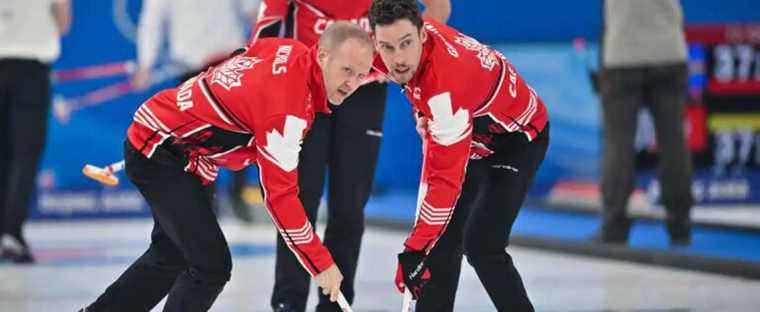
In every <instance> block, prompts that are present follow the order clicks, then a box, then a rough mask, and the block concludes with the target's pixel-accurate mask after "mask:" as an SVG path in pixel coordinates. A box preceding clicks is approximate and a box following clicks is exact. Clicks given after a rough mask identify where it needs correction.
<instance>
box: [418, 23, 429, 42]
mask: <svg viewBox="0 0 760 312" xmlns="http://www.w3.org/2000/svg"><path fill="white" fill-rule="evenodd" d="M427 39H428V36H427V31H425V28H424V26H423V27H420V42H422V43H425V41H427Z"/></svg>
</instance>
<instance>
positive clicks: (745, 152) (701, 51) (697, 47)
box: [636, 23, 760, 203]
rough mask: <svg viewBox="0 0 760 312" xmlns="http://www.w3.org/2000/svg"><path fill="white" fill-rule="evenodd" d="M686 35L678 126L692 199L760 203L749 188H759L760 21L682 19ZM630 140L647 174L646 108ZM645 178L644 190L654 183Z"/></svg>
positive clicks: (650, 138) (651, 153)
mask: <svg viewBox="0 0 760 312" xmlns="http://www.w3.org/2000/svg"><path fill="white" fill-rule="evenodd" d="M685 33H686V40H687V42H688V47H689V51H688V52H689V59H688V68H689V89H688V90H689V92H688V94H689V96H688V100H687V103H686V106H685V107H686V109H685V118H684V121H685V124H684V127H685V130H686V131H685V133H686V136H687V141H688V146H689V149H690V151H691V153H692V156H693V160H694V169H695V186H694V191H695V195H697V196H696V197H697V198H696V199H697V201H698V202H703V203H747V202H760V194H755V193H758V192H760V24H757V23H747V24H715V25H689V26H686V28H685ZM636 140H637V151H638V152H637V160H638V162H637V163H638V166H639V169H642V171H641V174H642V175H643V176H649V177H650V178H653V175H652V172H651V169H654V168H655V166H656V163H657V162H656V160H657V155H656V150H657V148H656V142H655V139H654V126H653V123H652V122H651V117H650V116H648V113H647V112H646V111H644V112H642V113H641V114H640V115H639V128H638V131H637V138H636ZM647 180H649V181H650V183H648V184H649V186H648V187H647V188H649V189H651V188H652V187H651V185H652V184H651V183H652V182H654V181H653V179H647ZM654 183H656V182H654ZM655 188H656V187H655ZM716 190H717V191H716ZM752 190H756V191H755V192H753V191H752Z"/></svg>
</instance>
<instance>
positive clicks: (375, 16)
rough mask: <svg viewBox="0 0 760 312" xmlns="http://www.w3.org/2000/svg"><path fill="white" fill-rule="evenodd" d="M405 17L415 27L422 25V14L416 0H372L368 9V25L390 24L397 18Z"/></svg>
mask: <svg viewBox="0 0 760 312" xmlns="http://www.w3.org/2000/svg"><path fill="white" fill-rule="evenodd" d="M402 19H407V20H409V21H410V22H412V24H413V25H414V26H417V29H420V28H421V27H422V15H421V14H420V6H419V5H417V0H374V1H372V7H370V9H369V25H370V26H371V27H372V29H373V30H374V29H375V26H377V25H381V26H384V25H390V24H393V23H395V22H396V21H398V20H402Z"/></svg>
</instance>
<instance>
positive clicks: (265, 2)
mask: <svg viewBox="0 0 760 312" xmlns="http://www.w3.org/2000/svg"><path fill="white" fill-rule="evenodd" d="M290 5H291V1H290V0H262V1H261V4H260V6H259V16H258V17H257V18H256V26H255V29H254V30H253V32H252V35H251V41H252V42H253V41H256V39H259V38H268V37H282V36H283V34H284V33H285V18H286V17H287V16H288V10H290Z"/></svg>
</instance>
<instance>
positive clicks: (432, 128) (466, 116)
mask: <svg viewBox="0 0 760 312" xmlns="http://www.w3.org/2000/svg"><path fill="white" fill-rule="evenodd" d="M460 103H461V102H460ZM420 110H421V111H422V113H423V114H424V115H425V116H426V117H427V118H428V119H429V120H428V125H427V133H426V134H425V136H424V139H423V158H424V160H423V164H422V175H421V179H420V189H419V195H418V203H417V219H416V221H415V223H414V228H413V229H412V233H411V234H410V235H409V237H408V238H407V239H406V241H405V242H404V245H405V246H406V247H407V248H409V249H412V250H424V251H429V250H430V249H432V248H433V246H434V245H435V243H436V242H437V241H438V239H439V238H440V237H441V235H443V233H444V231H445V230H446V226H447V225H448V224H449V222H450V221H451V217H452V215H453V213H454V207H455V206H456V203H457V200H458V199H459V195H460V193H461V190H462V183H463V181H464V177H465V170H466V167H467V163H468V161H469V155H470V154H469V152H470V142H471V141H472V114H471V112H469V111H468V110H467V109H466V108H465V107H462V106H461V104H458V103H457V102H455V99H454V98H453V96H452V92H449V91H446V92H440V93H437V94H434V95H432V96H431V97H430V98H429V100H428V101H427V103H424V104H422V105H421V107H420Z"/></svg>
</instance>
